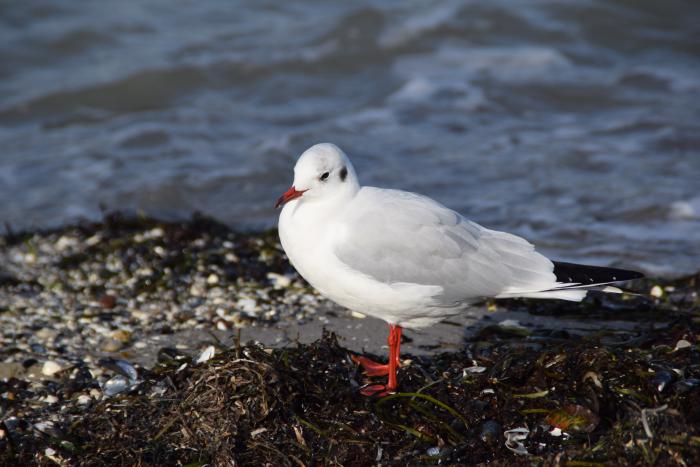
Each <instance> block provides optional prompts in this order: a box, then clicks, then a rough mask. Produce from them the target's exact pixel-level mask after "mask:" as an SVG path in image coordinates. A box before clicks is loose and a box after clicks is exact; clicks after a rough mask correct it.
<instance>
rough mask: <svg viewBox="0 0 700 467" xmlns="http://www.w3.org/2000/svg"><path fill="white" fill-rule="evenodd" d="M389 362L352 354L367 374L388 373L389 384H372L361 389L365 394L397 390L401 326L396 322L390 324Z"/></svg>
mask: <svg viewBox="0 0 700 467" xmlns="http://www.w3.org/2000/svg"><path fill="white" fill-rule="evenodd" d="M387 342H388V344H389V363H388V364H381V363H377V362H374V361H372V360H370V359H369V358H367V357H362V356H358V355H352V356H351V358H352V360H353V361H354V362H355V363H357V364H359V365H361V366H362V368H363V369H364V372H365V374H366V375H367V376H384V375H388V381H387V385H386V386H384V385H381V384H370V385H368V386H365V387H364V388H362V390H360V393H361V394H363V395H365V396H372V395H379V396H385V395H387V394H389V393H391V392H394V391H395V390H396V386H397V384H396V370H397V368H398V367H399V366H400V360H399V353H400V348H401V327H400V326H396V325H394V324H390V325H389V339H388V340H387Z"/></svg>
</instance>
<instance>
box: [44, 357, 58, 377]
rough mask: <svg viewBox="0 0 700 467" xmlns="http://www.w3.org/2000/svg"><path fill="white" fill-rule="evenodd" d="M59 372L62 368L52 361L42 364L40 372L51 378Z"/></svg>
mask: <svg viewBox="0 0 700 467" xmlns="http://www.w3.org/2000/svg"><path fill="white" fill-rule="evenodd" d="M61 370H63V367H62V366H61V365H60V364H58V363H56V362H54V361H53V360H48V361H46V362H44V366H43V367H42V368H41V372H42V373H43V374H44V375H46V376H53V375H55V374H56V373H58V372H59V371H61Z"/></svg>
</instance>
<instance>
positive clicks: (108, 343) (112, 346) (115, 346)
mask: <svg viewBox="0 0 700 467" xmlns="http://www.w3.org/2000/svg"><path fill="white" fill-rule="evenodd" d="M123 347H124V343H123V342H121V341H118V340H117V339H111V338H110V339H104V340H103V341H102V344H101V345H100V350H102V351H103V352H107V353H114V352H119V351H120V350H121V349H122V348H123Z"/></svg>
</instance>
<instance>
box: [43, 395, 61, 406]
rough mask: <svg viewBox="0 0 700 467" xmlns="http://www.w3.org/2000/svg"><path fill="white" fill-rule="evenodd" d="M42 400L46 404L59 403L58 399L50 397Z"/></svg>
mask: <svg viewBox="0 0 700 467" xmlns="http://www.w3.org/2000/svg"><path fill="white" fill-rule="evenodd" d="M42 400H43V401H44V402H46V403H47V404H55V403H56V402H58V397H56V396H52V395H48V396H45V397H44V398H43V399H42Z"/></svg>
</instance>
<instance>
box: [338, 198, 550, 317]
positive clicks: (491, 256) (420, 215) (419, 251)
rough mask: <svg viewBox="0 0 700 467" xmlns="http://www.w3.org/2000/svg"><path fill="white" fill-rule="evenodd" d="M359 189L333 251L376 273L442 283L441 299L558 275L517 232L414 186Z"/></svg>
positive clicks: (505, 289) (533, 285) (532, 284)
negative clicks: (491, 225)
mask: <svg viewBox="0 0 700 467" xmlns="http://www.w3.org/2000/svg"><path fill="white" fill-rule="evenodd" d="M357 196H358V199H357V200H356V201H357V202H356V203H354V205H353V208H352V209H351V211H350V212H348V213H347V216H346V219H347V220H346V222H347V225H346V229H345V231H346V236H345V238H344V241H343V242H341V244H339V245H338V246H337V247H336V249H335V254H336V256H337V257H338V259H340V260H341V261H342V262H343V263H345V264H346V265H347V266H348V267H350V268H352V269H354V270H356V271H358V272H361V273H363V274H365V275H367V276H370V277H372V278H373V279H375V280H378V281H381V282H383V283H387V284H392V283H413V284H420V285H437V286H440V287H442V293H441V294H439V296H436V297H435V298H436V300H437V301H438V303H439V304H440V305H445V306H450V305H454V304H457V303H460V302H465V301H468V300H470V299H474V298H478V297H494V296H497V295H500V294H504V293H521V292H533V291H539V290H546V289H548V288H551V287H553V286H554V284H555V282H556V278H555V276H554V274H553V272H552V271H553V267H554V266H553V263H552V262H551V261H550V260H549V259H547V258H546V257H544V256H542V255H540V254H539V253H537V252H535V250H534V247H533V246H532V245H531V244H530V243H528V242H527V241H526V240H524V239H522V238H520V237H516V236H514V235H510V234H507V233H504V232H496V231H493V230H489V229H486V228H484V227H481V226H480V225H478V224H476V223H474V222H471V221H469V220H467V219H465V218H464V217H462V216H461V215H460V214H458V213H456V212H454V211H452V210H450V209H448V208H446V207H444V206H442V205H441V204H439V203H437V202H435V201H433V200H431V199H429V198H426V197H423V196H420V195H417V194H414V193H408V192H403V191H396V190H381V189H377V188H363V189H362V190H361V191H360V193H358V195H357Z"/></svg>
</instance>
